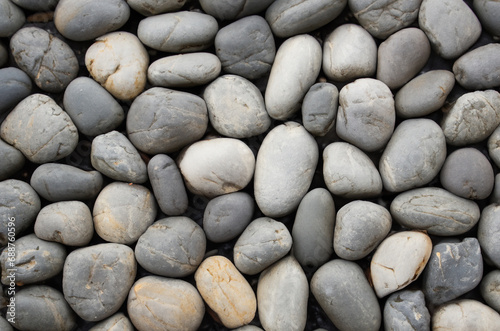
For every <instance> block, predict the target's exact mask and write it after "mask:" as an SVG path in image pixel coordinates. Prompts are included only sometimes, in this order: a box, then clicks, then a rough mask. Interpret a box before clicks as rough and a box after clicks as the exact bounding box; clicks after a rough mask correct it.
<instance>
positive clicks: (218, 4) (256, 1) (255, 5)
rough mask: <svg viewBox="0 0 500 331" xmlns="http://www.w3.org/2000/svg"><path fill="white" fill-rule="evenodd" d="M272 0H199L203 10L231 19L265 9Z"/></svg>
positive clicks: (224, 18) (218, 16) (222, 18)
mask: <svg viewBox="0 0 500 331" xmlns="http://www.w3.org/2000/svg"><path fill="white" fill-rule="evenodd" d="M273 1H274V0H220V1H212V0H200V5H201V8H203V10H204V11H205V12H206V13H207V14H209V15H212V16H214V17H216V18H218V19H220V20H223V21H224V20H227V21H232V20H235V19H238V18H241V17H245V16H248V15H253V14H257V13H259V12H261V11H263V10H264V9H266V8H267V7H268V6H269V5H270V4H271V3H272V2H273Z"/></svg>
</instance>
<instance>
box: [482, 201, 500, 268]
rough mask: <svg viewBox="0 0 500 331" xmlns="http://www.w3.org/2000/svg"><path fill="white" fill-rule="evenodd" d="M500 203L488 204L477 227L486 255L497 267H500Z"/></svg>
mask: <svg viewBox="0 0 500 331" xmlns="http://www.w3.org/2000/svg"><path fill="white" fill-rule="evenodd" d="M499 218H500V205H497V204H491V205H489V206H486V207H485V208H484V209H483V212H482V213H481V218H480V219H479V226H478V229H477V239H478V240H479V243H480V244H481V249H482V251H483V253H484V255H485V257H486V258H487V259H488V261H490V262H491V263H492V264H493V265H494V266H495V267H497V268H500V237H499V236H498V233H500V223H499V222H498V219H499Z"/></svg>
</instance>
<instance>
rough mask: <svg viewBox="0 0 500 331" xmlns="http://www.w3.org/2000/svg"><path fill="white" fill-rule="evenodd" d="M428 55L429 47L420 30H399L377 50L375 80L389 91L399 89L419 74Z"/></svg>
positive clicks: (429, 53)
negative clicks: (380, 82) (384, 85)
mask: <svg viewBox="0 0 500 331" xmlns="http://www.w3.org/2000/svg"><path fill="white" fill-rule="evenodd" d="M430 55H431V45H430V43H429V40H428V39H427V36H426V35H425V33H423V32H422V30H420V29H418V28H406V29H403V30H400V31H398V32H396V33H394V34H393V35H391V36H390V37H389V38H387V40H385V41H384V42H382V43H381V44H380V46H379V48H378V62H377V79H378V80H380V81H382V82H383V83H385V84H386V85H387V86H388V87H389V88H390V89H397V88H400V87H401V86H403V85H404V84H406V83H407V82H409V81H410V80H411V79H412V78H413V77H415V75H416V74H417V73H419V72H420V70H421V69H422V68H423V67H424V66H425V64H426V63H427V60H428V59H429V57H430Z"/></svg>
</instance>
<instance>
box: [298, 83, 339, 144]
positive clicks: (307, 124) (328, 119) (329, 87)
mask: <svg viewBox="0 0 500 331" xmlns="http://www.w3.org/2000/svg"><path fill="white" fill-rule="evenodd" d="M338 105H339V90H338V89H337V87H336V86H335V85H333V84H331V83H316V84H314V85H313V86H311V88H310V89H309V91H307V93H306V95H305V96H304V100H303V101H302V109H301V113H302V123H303V125H304V128H305V129H306V130H307V131H309V132H310V133H311V134H312V135H314V136H320V137H322V136H324V135H326V134H327V133H328V132H329V131H330V130H331V129H332V128H334V127H335V119H336V118H337V109H338Z"/></svg>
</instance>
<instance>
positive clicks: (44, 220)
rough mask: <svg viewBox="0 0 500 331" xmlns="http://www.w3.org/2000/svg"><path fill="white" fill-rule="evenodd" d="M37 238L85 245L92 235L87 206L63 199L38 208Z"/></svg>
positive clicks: (79, 202)
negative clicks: (40, 208)
mask: <svg viewBox="0 0 500 331" xmlns="http://www.w3.org/2000/svg"><path fill="white" fill-rule="evenodd" d="M35 234H36V236H37V237H38V238H40V239H43V240H47V241H55V242H58V243H61V244H64V245H68V246H85V245H87V244H88V243H90V240H92V236H93V235H94V222H93V221H92V213H91V212H90V209H89V207H87V205H86V204H84V203H83V202H81V201H63V202H56V203H53V204H50V205H47V206H45V207H43V208H42V210H40V212H39V213H38V216H37V217H36V221H35Z"/></svg>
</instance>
